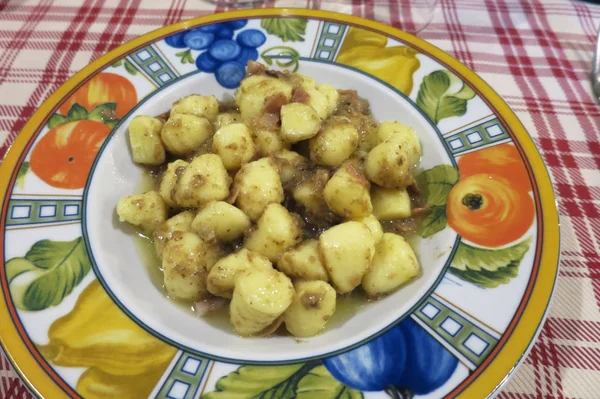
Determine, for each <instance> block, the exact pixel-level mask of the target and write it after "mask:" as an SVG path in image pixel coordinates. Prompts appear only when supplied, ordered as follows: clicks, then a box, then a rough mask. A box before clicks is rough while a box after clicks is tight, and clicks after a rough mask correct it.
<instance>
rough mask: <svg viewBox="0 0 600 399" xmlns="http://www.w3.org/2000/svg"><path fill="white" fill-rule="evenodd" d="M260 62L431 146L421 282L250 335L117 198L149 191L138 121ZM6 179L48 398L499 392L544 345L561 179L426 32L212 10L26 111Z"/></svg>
mask: <svg viewBox="0 0 600 399" xmlns="http://www.w3.org/2000/svg"><path fill="white" fill-rule="evenodd" d="M217 40H224V41H228V42H227V43H228V44H227V46H229V49H230V50H231V49H233V50H232V51H230V52H229V53H228V55H226V56H223V54H221V55H218V54H217V53H215V51H216V50H214V49H212V50H211V47H210V46H211V45H212V44H214V42H215V41H217ZM235 43H237V44H235ZM211 55H215V56H217V58H218V57H221V58H225V59H227V57H229V58H233V59H232V60H222V61H215V58H214V57H212V56H211ZM249 59H253V60H258V61H260V62H263V63H265V64H268V65H270V66H271V67H273V68H276V69H284V68H285V69H289V70H293V71H298V72H299V73H302V74H305V75H309V76H312V77H314V78H315V79H317V81H319V82H320V83H329V84H331V85H333V86H335V87H337V88H347V89H356V90H358V92H359V93H360V95H361V96H363V97H365V98H367V99H368V100H369V101H370V103H371V106H372V110H373V113H374V116H375V118H376V119H378V120H386V119H395V120H400V121H402V122H403V123H405V124H407V125H410V126H412V127H414V128H415V130H416V131H417V132H418V134H419V137H420V139H421V142H422V144H423V158H422V171H421V172H420V174H419V177H418V179H419V181H420V183H421V184H422V186H421V187H422V188H424V195H425V197H426V199H427V202H428V204H429V206H430V207H431V212H430V214H429V215H428V216H427V217H426V218H425V219H424V220H423V221H422V222H421V224H420V225H419V235H420V236H421V238H420V239H419V241H418V242H417V244H416V250H417V252H418V253H419V259H420V263H421V265H422V269H423V273H422V276H421V277H420V278H419V279H417V280H416V281H415V282H413V283H411V284H409V285H408V286H406V287H405V288H403V289H401V290H399V291H398V292H396V293H394V294H392V295H390V296H388V297H386V298H383V299H381V300H379V301H376V302H374V303H370V304H368V305H364V306H361V307H360V308H359V309H358V310H357V311H356V314H355V315H354V316H353V317H351V318H348V319H347V320H338V322H336V323H332V325H331V327H330V328H327V330H326V331H325V332H323V333H322V334H320V335H319V336H316V337H313V338H311V339H302V340H295V339H292V338H290V337H285V336H276V337H270V338H253V339H242V338H240V337H237V336H236V335H235V334H233V333H232V332H231V331H229V330H227V329H224V328H223V327H222V326H220V325H219V324H218V323H209V322H206V321H205V320H203V319H200V318H197V317H194V316H193V315H192V314H191V313H190V312H189V311H188V310H186V309H184V308H182V307H180V306H177V305H176V304H174V303H173V302H171V301H168V300H167V299H165V298H164V297H163V294H162V292H161V287H160V284H159V283H158V284H157V283H156V281H155V280H153V278H152V275H151V274H149V273H148V271H147V269H146V266H145V263H147V262H146V261H147V259H145V258H144V256H142V255H143V251H142V252H140V250H139V245H137V246H136V244H135V243H134V237H133V235H132V234H131V231H127V229H124V228H122V227H121V226H120V224H119V223H118V221H117V218H116V216H115V212H114V208H115V204H116V202H117V200H118V199H119V198H120V197H121V196H123V195H125V194H129V193H131V192H133V191H134V190H136V189H137V190H139V189H140V186H139V182H140V178H141V169H140V168H138V167H136V166H135V165H134V164H133V163H132V162H131V160H130V154H129V150H128V148H127V140H126V137H127V136H126V130H127V129H126V126H127V123H128V121H129V120H131V118H132V117H133V116H135V115H138V114H159V113H161V112H164V111H167V110H168V109H169V107H170V104H171V103H172V102H173V101H175V100H176V99H178V98H180V97H182V96H184V95H187V94H191V93H201V94H215V95H217V96H218V97H219V98H223V97H226V96H228V95H232V94H233V93H234V92H235V88H236V87H237V86H238V85H239V81H240V80H241V79H242V77H243V74H244V71H243V69H242V68H241V65H242V63H244V64H245V62H246V61H247V60H249ZM0 186H1V188H2V190H3V191H4V192H5V196H4V200H3V206H2V214H1V221H0V223H1V228H2V231H3V232H4V234H3V239H2V241H1V250H2V253H3V256H4V265H5V267H3V268H1V269H0V281H1V284H2V293H3V295H2V302H1V305H0V306H1V307H0V324H1V326H2V327H1V332H2V346H3V348H4V349H5V351H6V352H7V354H8V356H9V358H10V360H11V362H12V363H13V365H14V366H15V369H16V370H17V371H18V372H19V373H20V375H21V376H22V377H23V378H24V379H25V381H26V383H27V384H28V385H29V387H30V388H31V390H32V391H33V392H34V393H36V394H37V395H39V396H41V397H48V398H59V397H86V398H105V397H121V398H134V397H149V396H150V397H156V398H186V399H189V398H196V397H202V398H208V399H219V398H231V397H240V398H241V397H259V396H260V397H282V398H291V397H299V398H303V397H311V398H312V397H323V398H329V397H345V398H363V397H366V398H377V397H379V398H384V397H392V398H400V397H409V396H410V395H411V394H414V395H416V396H418V397H428V398H438V397H449V398H453V397H458V396H461V397H467V398H471V397H486V396H488V395H490V394H492V393H493V392H494V391H495V390H496V389H497V388H498V387H499V386H500V385H501V384H502V382H503V381H505V379H506V377H507V376H508V375H509V374H510V373H511V372H512V371H513V370H514V368H515V366H516V365H517V364H518V362H519V361H520V360H521V359H522V358H523V356H524V355H525V353H526V352H527V350H528V348H530V346H531V345H532V343H533V341H534V339H535V336H536V334H537V333H538V331H539V329H540V327H541V323H542V322H543V320H544V315H545V313H546V309H547V306H548V303H549V301H550V298H551V295H552V291H553V287H554V283H555V279H556V276H557V270H558V261H559V259H558V258H559V247H560V245H559V239H560V237H559V224H558V213H557V209H556V203H555V199H554V195H553V192H552V186H551V182H550V179H549V176H548V173H547V170H546V168H545V166H544V163H543V161H542V159H541V157H540V155H539V154H538V152H537V150H536V148H535V144H534V143H533V141H532V140H531V138H530V136H529V135H528V134H527V132H526V131H525V129H524V128H523V126H522V124H521V123H520V122H519V120H518V119H517V117H516V116H515V114H514V113H513V112H512V111H511V110H510V109H509V108H508V106H507V105H506V104H505V103H504V102H503V101H502V100H501V99H500V97H499V96H498V95H497V94H496V93H495V92H494V91H493V90H492V89H491V88H490V87H489V86H488V85H487V84H486V83H485V82H484V81H483V80H482V79H481V78H480V77H478V76H477V75H476V74H474V73H473V72H472V71H470V70H469V69H468V68H467V67H465V66H464V65H462V64H461V63H460V62H458V61H457V60H455V59H454V58H452V57H451V56H449V55H448V54H446V53H444V52H442V51H441V50H439V49H437V48H436V47H434V46H432V45H431V44H429V43H427V42H425V41H423V40H421V39H418V38H416V37H414V36H411V35H409V34H407V33H404V32H401V31H399V30H396V29H393V28H391V27H389V26H386V25H383V24H379V23H376V22H372V21H368V20H364V19H360V18H355V17H352V16H348V15H343V14H336V13H330V12H322V11H311V10H302V9H265V10H251V11H236V12H230V13H223V14H215V15H211V16H206V17H201V18H197V19H193V20H190V21H186V22H181V23H178V24H174V25H171V26H167V27H164V28H162V29H159V30H156V31H154V32H151V33H149V34H146V35H144V36H141V37H139V38H137V39H135V40H132V41H130V42H128V43H126V44H124V45H123V46H121V47H119V48H117V49H115V50H113V51H111V52H110V53H108V54H106V55H104V56H102V57H101V58H99V59H98V60H96V61H94V62H93V63H92V64H90V65H89V66H87V67H86V68H84V69H83V70H82V71H80V72H79V73H77V74H76V75H75V76H74V77H73V78H71V79H70V80H69V81H67V83H65V84H64V85H63V86H62V87H61V88H60V89H59V90H57V91H56V92H55V93H54V94H53V95H52V96H51V97H50V98H49V99H48V100H47V101H46V102H45V103H44V104H43V105H42V106H41V107H40V108H39V110H38V111H37V112H36V113H35V114H34V115H33V116H32V117H31V119H30V120H29V122H28V124H27V125H26V126H25V127H24V128H23V130H22V132H21V133H20V135H19V136H18V137H17V139H16V140H15V143H14V144H13V146H12V148H11V150H10V151H9V153H8V154H7V156H6V158H5V160H4V162H3V164H2V174H1V175H0Z"/></svg>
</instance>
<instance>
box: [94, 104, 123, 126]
mask: <svg viewBox="0 0 600 399" xmlns="http://www.w3.org/2000/svg"><path fill="white" fill-rule="evenodd" d="M116 109H117V103H104V104H100V105H98V106H96V107H95V108H94V109H93V110H91V111H90V113H89V115H88V119H90V120H93V121H98V122H104V123H107V122H109V121H113V120H115V119H117V114H116V113H115V110H116Z"/></svg>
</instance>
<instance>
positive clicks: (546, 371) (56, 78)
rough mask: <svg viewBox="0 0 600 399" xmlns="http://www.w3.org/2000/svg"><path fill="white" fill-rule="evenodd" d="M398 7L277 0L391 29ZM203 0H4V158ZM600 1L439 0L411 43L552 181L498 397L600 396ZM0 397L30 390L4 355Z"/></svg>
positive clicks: (0, 82)
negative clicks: (100, 68)
mask: <svg viewBox="0 0 600 399" xmlns="http://www.w3.org/2000/svg"><path fill="white" fill-rule="evenodd" d="M400 3H401V0H385V1H383V0H370V1H366V2H362V1H358V0H354V1H352V0H343V1H337V2H327V1H321V0H306V1H288V0H284V1H274V0H268V1H266V2H264V3H263V5H262V6H264V7H284V6H296V7H319V8H322V9H334V10H337V11H345V12H348V13H353V14H355V15H359V16H363V17H367V18H373V19H378V20H380V21H382V22H385V23H389V24H394V23H395V21H397V18H394V16H395V15H396V14H395V13H397V12H398V9H399V7H398V6H399V4H400ZM226 9H227V7H218V6H215V5H212V4H210V3H208V2H205V1H202V0H187V1H186V0H170V1H154V0H85V1H75V0H9V1H7V0H0V143H1V147H0V157H2V156H3V155H4V153H5V152H6V150H7V149H8V148H9V147H10V144H11V142H12V141H13V140H14V138H15V137H16V135H17V134H18V133H19V130H20V129H21V128H22V127H23V125H24V124H25V122H26V121H27V119H28V118H29V117H30V116H31V115H32V113H33V112H34V111H35V110H36V108H37V107H38V106H39V105H40V104H41V103H42V102H43V101H44V100H45V99H46V98H47V97H48V96H49V95H50V94H51V93H52V92H53V91H54V90H56V89H57V88H58V87H59V86H60V85H61V84H62V83H63V82H65V81H66V80H67V79H68V78H69V77H70V76H72V75H73V74H74V73H75V72H77V71H78V70H79V69H81V68H82V67H84V66H85V65H87V64H88V63H89V62H90V61H91V60H93V59H95V58H97V57H98V56H100V55H102V54H104V53H106V52H107V51H108V50H110V49H112V48H114V47H116V46H118V45H120V44H121V43H123V42H125V41H127V40H130V39H133V38H135V37H136V36H138V35H141V34H143V33H146V32H148V31H150V30H153V29H155V28H158V27H160V26H163V25H167V24H171V23H174V22H177V21H180V20H184V19H188V18H192V17H195V16H199V15H204V14H208V13H214V12H215V11H224V10H226ZM599 23H600V5H599V4H593V3H586V2H581V1H565V0H522V1H515V0H485V1H483V0H440V1H439V2H438V4H437V8H436V9H435V12H434V16H433V20H432V22H431V23H430V24H429V26H427V28H426V29H424V30H423V31H421V32H420V33H419V35H420V36H421V37H422V38H424V39H426V40H428V41H430V42H432V43H433V44H435V45H436V46H438V47H440V48H441V49H443V50H445V51H447V52H448V53H450V54H452V55H453V56H454V57H456V58H458V59H459V60H460V61H462V62H463V63H465V64H466V65H467V66H468V67H470V68H471V69H473V70H474V71H475V72H477V73H478V74H479V75H480V76H481V77H483V78H484V79H485V80H486V81H487V82H488V83H489V84H490V85H491V86H492V87H493V88H494V89H495V90H496V91H497V92H498V93H499V94H500V95H501V96H502V97H503V98H504V99H505V100H506V101H507V102H508V104H509V105H510V106H511V107H512V109H513V110H514V111H515V112H516V113H517V115H518V117H519V118H520V119H521V121H522V122H523V123H524V124H525V126H526V128H527V129H528V131H529V132H530V134H531V135H532V136H533V138H534V140H535V142H536V144H537V146H538V149H539V151H540V152H541V154H542V156H543V158H544V160H545V162H546V163H547V165H548V167H549V170H550V173H551V175H552V179H553V183H554V189H555V193H556V195H557V201H558V206H559V211H560V214H561V216H560V221H561V229H562V266H561V269H560V276H559V279H558V283H557V286H556V292H555V297H554V301H553V303H552V306H551V308H550V313H549V317H548V320H547V322H546V323H545V325H544V327H543V329H542V331H541V333H540V336H539V338H538V341H537V343H536V344H535V346H534V347H533V349H532V350H531V352H530V353H529V355H528V356H527V358H526V359H525V361H524V363H523V364H522V365H521V367H520V368H519V369H518V370H517V371H516V372H515V373H514V375H513V376H512V378H511V379H510V380H509V382H508V383H507V384H505V386H504V387H503V388H502V390H501V392H500V394H499V398H502V399H506V398H520V399H521V398H590V399H592V398H600V106H599V105H598V104H596V102H595V101H594V98H593V95H592V92H591V86H590V81H589V71H590V68H591V61H592V57H593V49H594V41H595V35H596V32H597V29H598V25H599ZM0 356H1V358H0V380H1V381H0V398H5V399H10V398H30V397H32V396H31V394H30V393H29V392H28V390H27V388H26V387H25V386H24V384H23V383H22V382H21V380H20V379H19V378H18V376H17V375H16V374H15V372H14V371H13V370H12V369H11V366H10V364H9V363H8V361H7V360H6V358H5V357H4V356H3V355H0Z"/></svg>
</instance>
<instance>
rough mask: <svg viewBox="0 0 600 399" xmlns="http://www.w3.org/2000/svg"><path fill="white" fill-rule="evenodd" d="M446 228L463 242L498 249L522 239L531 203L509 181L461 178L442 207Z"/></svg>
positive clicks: (529, 221)
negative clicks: (444, 212)
mask: <svg viewBox="0 0 600 399" xmlns="http://www.w3.org/2000/svg"><path fill="white" fill-rule="evenodd" d="M446 212H447V216H448V225H449V226H450V227H452V229H454V231H456V232H457V233H458V234H460V235H461V236H462V237H463V238H465V239H466V240H469V241H471V242H473V243H475V244H478V245H481V246H485V247H499V246H502V245H506V244H509V243H511V242H513V241H515V240H517V239H519V238H520V237H522V236H523V234H525V233H526V232H527V230H529V228H530V227H531V224H532V223H533V219H534V216H535V210H534V205H533V199H532V198H531V196H530V195H529V193H528V192H527V191H523V190H520V189H517V188H515V187H514V186H513V185H512V181H510V180H508V179H506V178H504V177H502V176H497V175H491V174H487V173H482V174H477V175H472V176H468V177H466V178H464V179H463V178H462V177H461V180H460V181H459V182H458V183H457V184H456V185H455V186H454V187H453V188H452V190H451V191H450V194H449V196H448V203H447V207H446Z"/></svg>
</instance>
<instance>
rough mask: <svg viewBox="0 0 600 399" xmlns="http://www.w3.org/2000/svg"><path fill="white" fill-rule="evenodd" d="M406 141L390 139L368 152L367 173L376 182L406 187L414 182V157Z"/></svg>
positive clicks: (390, 186)
mask: <svg viewBox="0 0 600 399" xmlns="http://www.w3.org/2000/svg"><path fill="white" fill-rule="evenodd" d="M406 147H407V146H406V145H405V143H404V142H402V141H399V140H395V139H390V140H386V141H384V142H383V143H381V144H379V145H377V146H375V148H373V149H372V150H371V151H369V153H368V154H367V158H366V160H365V173H366V175H367V178H368V179H369V180H370V181H372V182H373V183H375V184H378V185H380V186H382V187H385V188H406V187H408V186H409V185H411V184H412V182H413V176H412V174H411V170H412V159H411V156H410V155H409V154H408V152H407V150H406Z"/></svg>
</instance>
